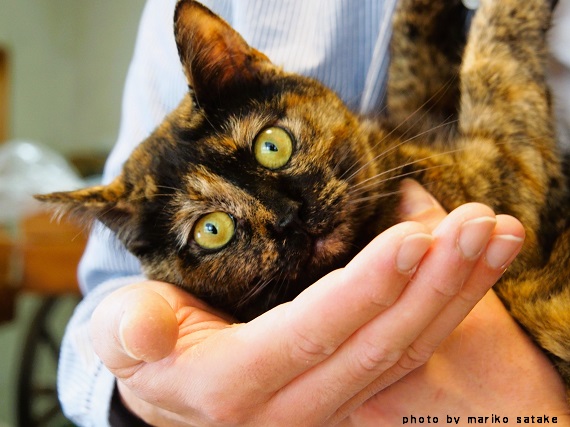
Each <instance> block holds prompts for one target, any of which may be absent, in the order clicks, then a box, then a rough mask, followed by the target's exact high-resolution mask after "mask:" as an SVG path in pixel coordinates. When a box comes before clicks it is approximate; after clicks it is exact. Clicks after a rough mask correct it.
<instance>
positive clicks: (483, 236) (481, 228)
mask: <svg viewBox="0 0 570 427" xmlns="http://www.w3.org/2000/svg"><path fill="white" fill-rule="evenodd" d="M496 224H497V220H496V219H495V218H493V217H490V216H483V217H481V218H475V219H472V220H469V221H466V222H465V223H463V225H462V226H461V230H460V232H459V238H458V239H457V245H458V247H459V249H460V250H461V252H462V253H463V256H464V257H465V258H466V259H475V258H477V257H478V256H479V255H481V253H482V252H483V249H484V248H485V246H487V243H488V242H489V238H490V237H491V233H493V230H494V229H495V225H496Z"/></svg>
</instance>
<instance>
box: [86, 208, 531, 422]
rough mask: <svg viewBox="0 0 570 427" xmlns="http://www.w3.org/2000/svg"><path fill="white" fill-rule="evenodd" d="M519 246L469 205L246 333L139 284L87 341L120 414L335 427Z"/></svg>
mask: <svg viewBox="0 0 570 427" xmlns="http://www.w3.org/2000/svg"><path fill="white" fill-rule="evenodd" d="M501 236H511V237H510V239H505V238H503V237H501ZM513 236H514V237H513ZM522 236H523V230H522V226H521V225H520V223H518V221H516V220H515V219H513V218H511V217H506V216H497V217H495V215H494V213H493V212H492V211H491V210H490V209H489V208H488V207H485V206H483V205H479V204H469V205H465V206H462V207H460V208H459V209H457V210H455V211H454V212H452V213H450V214H449V215H448V216H446V217H445V219H443V221H442V222H441V224H440V225H439V227H438V228H437V230H436V231H435V232H434V234H433V236H432V234H431V231H430V229H429V228H428V227H426V226H425V225H422V224H420V223H418V222H405V223H402V224H399V225H397V226H395V227H392V228H391V229H389V230H387V231H386V232H384V233H382V234H381V235H380V236H378V237H377V238H376V239H375V240H374V241H373V242H371V243H370V244H369V245H368V246H367V247H366V248H365V249H364V250H363V251H362V252H361V253H360V254H358V255H357V256H356V257H355V258H354V259H353V260H352V261H351V262H350V263H349V264H348V265H347V266H346V267H345V268H344V269H340V270H337V271H334V272H332V273H330V274H329V275H327V276H325V277H324V278H322V279H321V280H319V281H318V282H317V283H315V284H314V285H313V286H311V287H309V288H308V289H307V290H306V291H304V292H303V293H302V294H301V295H300V296H299V297H297V298H296V299H295V300H294V301H292V302H290V303H287V304H283V305H281V306H278V307H276V308H274V309H273V310H270V311H269V312H267V313H265V314H263V315H262V316H260V317H258V318H256V319H254V320H252V321H251V322H249V323H247V324H237V325H234V324H231V319H229V318H227V317H225V316H224V315H222V314H221V313H216V312H215V311H214V310H212V309H210V308H208V307H207V306H205V305H204V304H203V303H202V302H200V301H198V300H197V299H196V298H193V297H192V296H191V295H189V294H187V293H186V292H184V291H183V290H181V289H179V288H177V287H175V286H172V285H169V284H165V283H159V282H145V283H142V284H137V285H133V286H129V287H126V288H123V289H121V290H119V291H117V292H115V293H114V294H112V295H111V296H110V297H108V298H107V299H106V300H104V301H103V302H102V303H101V304H100V306H99V307H98V309H97V310H96V311H95V313H94V315H93V318H92V322H91V331H92V339H93V343H94V347H95V349H96V351H97V353H98V354H99V356H100V357H101V359H102V361H103V362H104V363H105V365H106V366H107V367H108V368H109V369H110V371H111V372H112V373H113V374H114V375H115V376H116V377H117V378H118V379H119V381H118V387H119V390H120V392H121V395H122V398H123V400H124V402H125V404H126V405H127V406H128V407H129V408H130V409H131V410H132V411H133V412H134V413H136V414H138V415H139V416H140V417H141V418H143V419H144V420H146V421H147V422H149V423H151V424H155V425H169V426H177V425H178V426H184V425H224V424H232V425H235V424H243V425H320V424H324V423H328V424H333V423H335V422H338V421H340V420H341V419H343V418H344V417H345V416H347V415H348V414H350V413H353V412H354V410H355V409H356V408H358V407H359V406H360V405H361V404H362V403H363V402H365V401H366V400H367V399H368V398H369V397H371V396H374V395H376V394H377V393H378V392H379V391H380V390H383V389H385V388H386V387H388V386H389V385H390V384H393V383H394V382H395V381H397V380H398V379H400V378H402V377H403V376H405V375H406V374H408V373H409V372H411V371H413V370H414V369H416V368H417V367H418V366H421V365H422V364H423V363H425V362H426V361H427V360H428V359H429V357H430V356H431V355H432V353H433V352H434V350H435V349H436V348H437V347H438V345H439V344H440V343H441V342H442V341H443V340H444V339H445V338H446V337H447V336H448V335H449V334H450V333H451V332H452V331H453V330H454V329H455V328H456V326H457V325H458V324H459V323H460V322H461V321H462V319H463V318H464V317H465V316H466V315H467V313H468V312H469V311H470V310H471V308H472V307H473V306H474V305H475V304H476V302H477V301H479V299H481V298H482V297H483V295H484V294H485V293H486V292H487V290H488V289H489V288H490V287H491V286H492V285H493V284H494V283H495V282H496V280H498V278H499V277H500V275H501V273H502V271H503V270H504V268H505V267H506V266H507V265H508V264H509V263H510V261H511V260H512V259H513V258H514V256H515V255H516V253H517V252H518V251H519V250H520V246H521V244H522ZM434 237H435V238H434ZM412 278H413V280H412Z"/></svg>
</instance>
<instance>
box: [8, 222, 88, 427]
mask: <svg viewBox="0 0 570 427" xmlns="http://www.w3.org/2000/svg"><path fill="white" fill-rule="evenodd" d="M14 234H16V236H18V237H14ZM86 234H87V233H86V231H85V230H82V229H81V228H80V227H78V226H76V225H74V224H72V223H70V222H67V221H61V222H59V223H58V222H54V221H52V220H51V215H50V214H46V213H40V214H36V215H32V216H29V217H27V218H24V219H23V220H22V221H21V222H20V224H19V229H18V232H17V233H12V234H10V233H8V232H7V230H2V229H1V228H0V304H1V308H0V309H1V310H2V311H1V312H0V318H1V320H10V318H11V316H12V315H13V313H14V304H15V300H16V296H17V294H20V293H23V292H26V293H28V294H29V293H34V294H37V295H39V296H40V304H39V306H38V308H37V310H36V311H35V313H34V315H33V316H32V321H31V322H30V325H29V326H28V328H27V333H26V336H25V337H24V345H23V348H22V350H21V353H20V361H19V362H20V367H19V373H18V382H17V387H16V388H17V389H16V402H17V405H16V406H17V407H16V415H17V420H18V423H17V426H19V427H40V426H49V425H54V424H53V423H54V422H57V425H62V426H63V425H68V424H66V421H65V419H64V418H63V414H62V413H61V409H60V407H59V402H58V399H57V391H56V388H55V380H54V379H53V376H52V377H48V378H46V376H45V369H46V365H45V364H46V363H48V365H47V366H50V365H51V367H50V368H49V369H51V370H52V372H53V373H55V371H56V367H57V362H58V357H59V346H60V341H61V334H62V331H61V330H54V328H53V327H52V325H51V323H53V322H50V319H51V318H52V317H53V315H54V314H57V313H59V312H60V311H59V308H60V303H65V302H66V301H65V300H67V303H69V298H63V296H67V295H74V296H75V297H74V298H73V301H71V302H73V303H74V304H75V303H76V301H77V300H78V299H79V288H78V284H77V278H76V277H77V273H76V272H77V265H78V262H79V260H80V258H81V255H82V253H83V250H84V247H85V243H86ZM67 305H69V304H67ZM58 329H59V328H58ZM39 360H41V361H42V364H40V363H38V361H39ZM49 364H50V365H49ZM39 366H44V368H43V369H39Z"/></svg>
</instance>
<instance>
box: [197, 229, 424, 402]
mask: <svg viewBox="0 0 570 427" xmlns="http://www.w3.org/2000/svg"><path fill="white" fill-rule="evenodd" d="M426 231H427V230H426V229H425V227H423V226H422V225H421V224H418V223H403V224H399V225H398V226H395V227H393V228H392V229H390V230H388V231H387V232H385V233H383V234H382V235H381V236H379V237H378V238H376V239H375V240H374V241H373V242H372V243H371V244H370V245H368V246H367V247H366V248H365V249H364V250H363V251H362V252H361V253H360V254H359V255H357V256H356V257H355V258H354V259H353V260H352V261H351V262H350V263H349V265H348V266H347V267H346V268H345V269H343V270H337V271H335V272H333V273H331V274H329V275H327V276H325V277H324V278H323V279H321V280H319V281H318V282H317V283H315V284H314V285H313V286H311V287H309V288H308V289H307V290H305V291H304V292H303V293H302V294H301V295H300V296H299V297H298V298H296V299H295V300H294V301H292V302H291V303H288V304H285V305H282V306H279V307H276V308H275V309H273V310H271V311H269V312H267V313H265V314H263V315H262V316H260V317H258V318H257V319H254V320H253V321H252V322H250V323H248V324H245V325H240V327H239V328H235V329H233V330H232V331H231V334H229V333H228V334H227V335H228V336H227V337H226V339H227V340H228V341H227V345H228V348H232V349H233V351H232V355H231V357H232V364H231V367H230V365H228V364H227V363H225V362H224V360H225V359H224V358H227V356H228V355H227V354H217V355H216V354H213V355H212V357H210V358H209V359H206V360H203V361H202V363H201V364H200V366H199V367H197V368H196V369H200V370H205V371H207V372H216V375H218V376H220V377H223V378H224V382H225V383H226V384H228V387H234V389H240V391H241V393H242V396H243V395H245V396H247V395H251V396H254V395H262V396H268V395H271V394H272V393H273V392H275V391H276V390H278V389H280V388H282V387H283V386H284V385H285V384H287V383H289V382H290V381H291V380H292V379H294V378H295V377H297V376H298V375H299V374H301V373H303V372H305V371H306V370H308V369H310V368H311V367H312V366H314V365H316V364H317V363H319V362H321V361H322V360H323V359H325V358H327V357H328V356H330V354H332V353H333V352H334V351H335V350H336V349H337V348H338V346H339V345H341V344H342V342H343V341H345V340H346V339H347V338H348V337H349V336H350V335H351V334H352V333H354V331H356V330H357V329H358V328H359V327H361V326H362V325H363V324H365V323H366V322H368V321H369V320H370V319H372V318H374V317H375V316H377V315H378V314H379V313H381V312H383V311H384V310H386V309H387V308H388V307H390V306H391V304H393V302H394V301H395V300H396V299H397V298H398V297H399V295H400V293H401V292H402V289H404V287H405V286H406V284H407V283H408V281H409V278H410V276H411V273H412V272H413V270H414V268H415V266H416V265H417V263H418V262H419V261H420V260H421V258H422V257H423V255H424V254H425V252H426V251H427V249H428V248H429V246H430V245H431V243H432V237H431V235H429V234H426ZM233 341H235V342H234V345H232V342H233ZM226 367H227V369H226ZM239 372H242V373H243V372H249V373H250V375H249V377H248V382H249V383H248V384H246V383H245V382H244V381H243V375H238V373H239ZM232 378H234V381H236V384H231V383H228V382H231V381H232ZM248 388H249V391H248V390H247V389H248Z"/></svg>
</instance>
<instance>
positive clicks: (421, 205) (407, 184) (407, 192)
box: [400, 178, 438, 217]
mask: <svg viewBox="0 0 570 427" xmlns="http://www.w3.org/2000/svg"><path fill="white" fill-rule="evenodd" d="M400 188H401V189H402V191H403V197H402V202H401V203H400V212H401V214H402V215H403V216H404V217H414V216H418V215H420V214H421V213H423V212H425V211H428V210H430V209H433V208H434V207H436V206H438V204H437V202H436V201H435V199H434V198H433V197H432V196H431V194H429V193H428V192H427V191H426V190H425V189H424V188H423V187H422V186H421V185H420V184H419V183H418V182H417V181H414V180H413V179H409V178H406V179H404V180H402V183H401V184H400Z"/></svg>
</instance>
